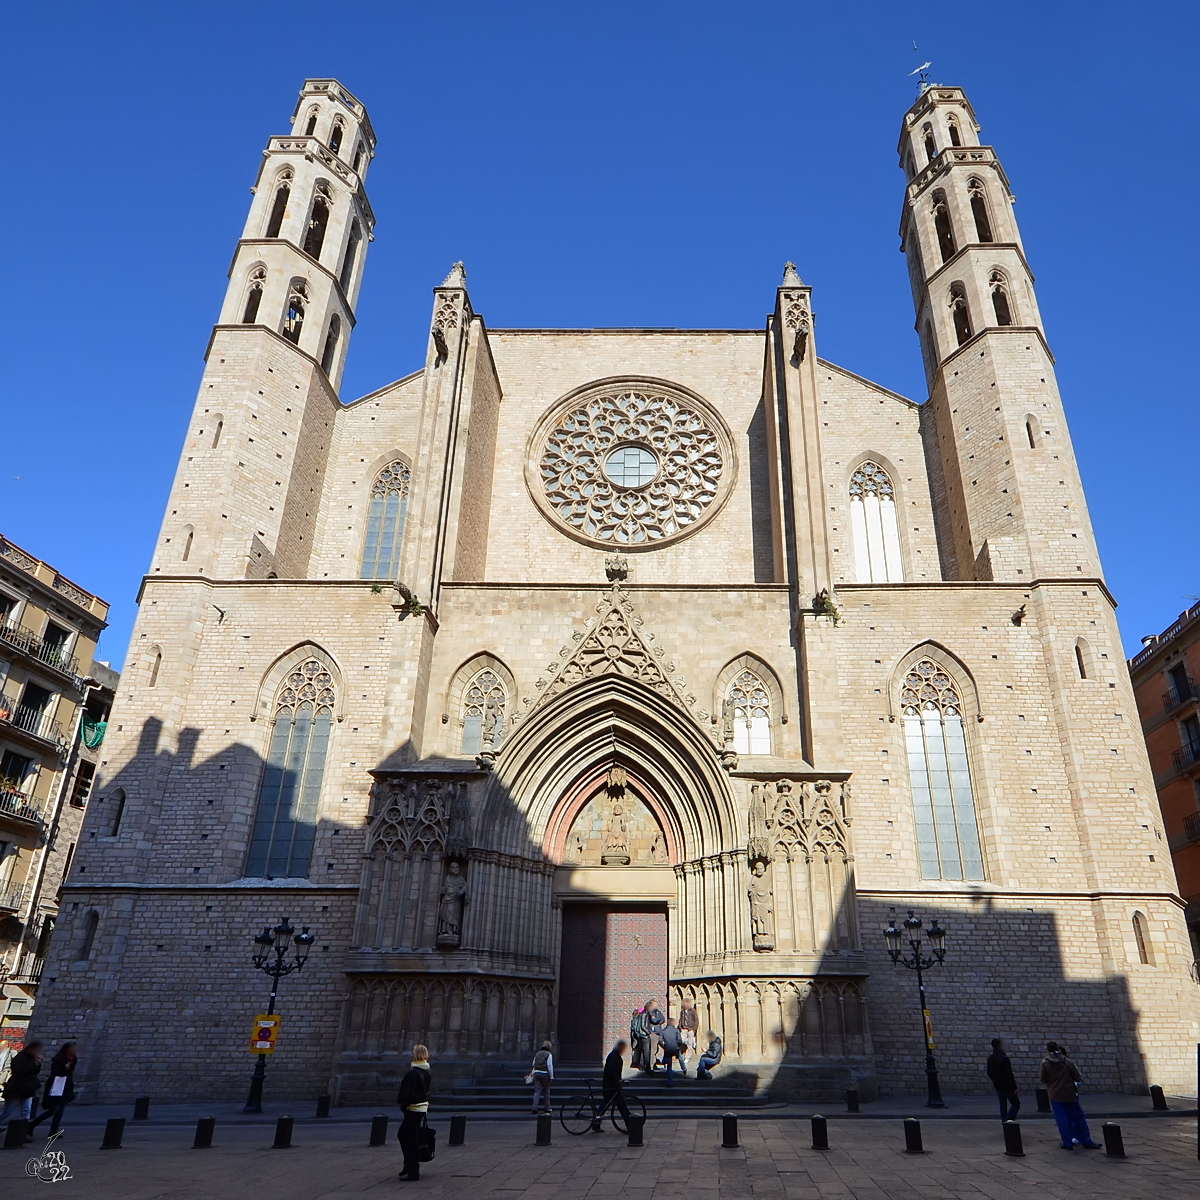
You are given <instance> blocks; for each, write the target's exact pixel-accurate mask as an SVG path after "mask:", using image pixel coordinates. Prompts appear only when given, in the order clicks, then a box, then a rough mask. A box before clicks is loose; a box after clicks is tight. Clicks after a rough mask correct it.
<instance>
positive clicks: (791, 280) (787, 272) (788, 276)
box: [780, 262, 804, 287]
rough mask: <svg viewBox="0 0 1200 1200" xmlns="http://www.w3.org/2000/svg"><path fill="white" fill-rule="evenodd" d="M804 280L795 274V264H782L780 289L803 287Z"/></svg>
mask: <svg viewBox="0 0 1200 1200" xmlns="http://www.w3.org/2000/svg"><path fill="white" fill-rule="evenodd" d="M803 286H804V280H803V279H801V278H800V276H799V275H797V274H796V264H795V263H794V262H785V263H784V264H783V283H782V284H780V287H803Z"/></svg>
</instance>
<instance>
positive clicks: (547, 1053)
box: [529, 1038, 554, 1117]
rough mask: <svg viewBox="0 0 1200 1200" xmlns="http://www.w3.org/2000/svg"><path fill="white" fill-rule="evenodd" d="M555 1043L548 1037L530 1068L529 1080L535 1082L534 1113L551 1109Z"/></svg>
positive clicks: (546, 1111)
mask: <svg viewBox="0 0 1200 1200" xmlns="http://www.w3.org/2000/svg"><path fill="white" fill-rule="evenodd" d="M553 1049H554V1043H553V1042H551V1041H550V1039H549V1038H547V1039H546V1040H545V1041H544V1042H543V1043H542V1048H541V1049H540V1050H539V1051H538V1052H537V1053H536V1054H535V1055H534V1056H533V1066H532V1067H531V1068H530V1070H529V1081H530V1082H531V1083H532V1084H533V1115H534V1116H535V1117H536V1116H537V1115H538V1113H548V1112H549V1111H550V1082H551V1080H553V1078H554V1055H553V1054H551V1051H552V1050H553Z"/></svg>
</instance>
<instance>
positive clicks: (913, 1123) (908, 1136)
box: [904, 1117, 925, 1154]
mask: <svg viewBox="0 0 1200 1200" xmlns="http://www.w3.org/2000/svg"><path fill="white" fill-rule="evenodd" d="M904 1149H905V1151H906V1152H907V1153H909V1154H924V1153H925V1147H924V1146H923V1145H922V1144H921V1122H920V1121H918V1120H917V1118H916V1117H907V1118H905V1121H904Z"/></svg>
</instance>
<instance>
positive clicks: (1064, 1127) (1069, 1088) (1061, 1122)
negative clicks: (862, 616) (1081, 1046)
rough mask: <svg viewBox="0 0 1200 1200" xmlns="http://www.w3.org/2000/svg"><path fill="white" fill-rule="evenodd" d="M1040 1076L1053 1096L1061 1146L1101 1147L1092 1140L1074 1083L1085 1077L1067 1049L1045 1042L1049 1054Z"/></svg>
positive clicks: (1052, 1102)
mask: <svg viewBox="0 0 1200 1200" xmlns="http://www.w3.org/2000/svg"><path fill="white" fill-rule="evenodd" d="M1038 1078H1039V1079H1040V1080H1041V1081H1042V1083H1044V1084H1045V1085H1046V1092H1047V1093H1048V1094H1049V1096H1050V1107H1051V1108H1052V1109H1053V1110H1054V1120H1055V1121H1056V1122H1057V1124H1058V1136H1059V1139H1060V1140H1061V1142H1062V1148H1063V1149H1064V1150H1072V1149H1074V1147H1075V1146H1076V1145H1079V1146H1082V1147H1083V1148H1084V1149H1085V1150H1099V1149H1100V1145H1099V1143H1097V1142H1093V1141H1092V1135H1091V1132H1090V1130H1089V1129H1088V1125H1087V1118H1086V1117H1085V1116H1084V1115H1083V1105H1082V1104H1080V1103H1079V1093H1078V1091H1077V1090H1076V1087H1075V1085H1076V1084H1077V1083H1079V1081H1080V1080H1081V1079H1082V1078H1083V1077H1082V1076H1081V1075H1080V1074H1079V1068H1078V1067H1077V1066H1076V1065H1075V1064H1074V1063H1073V1062H1072V1061H1071V1060H1070V1059H1069V1058H1068V1057H1067V1052H1066V1049H1065V1048H1064V1047H1062V1046H1060V1045H1059V1044H1058V1043H1057V1042H1047V1043H1046V1057H1045V1058H1043V1059H1042V1065H1041V1067H1040V1068H1039V1069H1038Z"/></svg>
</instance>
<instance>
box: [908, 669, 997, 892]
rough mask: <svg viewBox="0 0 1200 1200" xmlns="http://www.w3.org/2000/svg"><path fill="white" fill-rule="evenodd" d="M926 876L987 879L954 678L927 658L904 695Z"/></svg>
mask: <svg viewBox="0 0 1200 1200" xmlns="http://www.w3.org/2000/svg"><path fill="white" fill-rule="evenodd" d="M900 707H901V710H902V712H903V714H904V741H905V746H906V748H907V751H908V777H909V783H910V784H911V787H912V800H913V813H914V816H915V818H916V827H917V856H918V858H919V860H920V864H921V878H922V879H969V880H979V879H983V877H984V876H983V851H982V850H981V848H980V844H979V826H978V823H977V821H976V818H975V797H974V793H973V792H972V790H971V772H970V767H969V765H968V762H967V743H966V737H965V735H964V732H963V721H962V704H961V702H960V700H959V697H958V691H957V689H956V687H955V685H954V681H953V680H952V679H951V678H950V676H949V675H948V674H947V673H946V672H945V671H943V670H942V668H941V667H939V666H938V665H937V664H936V663H935V662H933V661H931V660H930V659H928V658H923V659H921V661H920V662H918V663H917V664H916V666H914V667H913V668H912V670H910V671H909V672H908V674H907V675H906V676H905V677H904V688H903V692H902V694H901V698H900Z"/></svg>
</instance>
